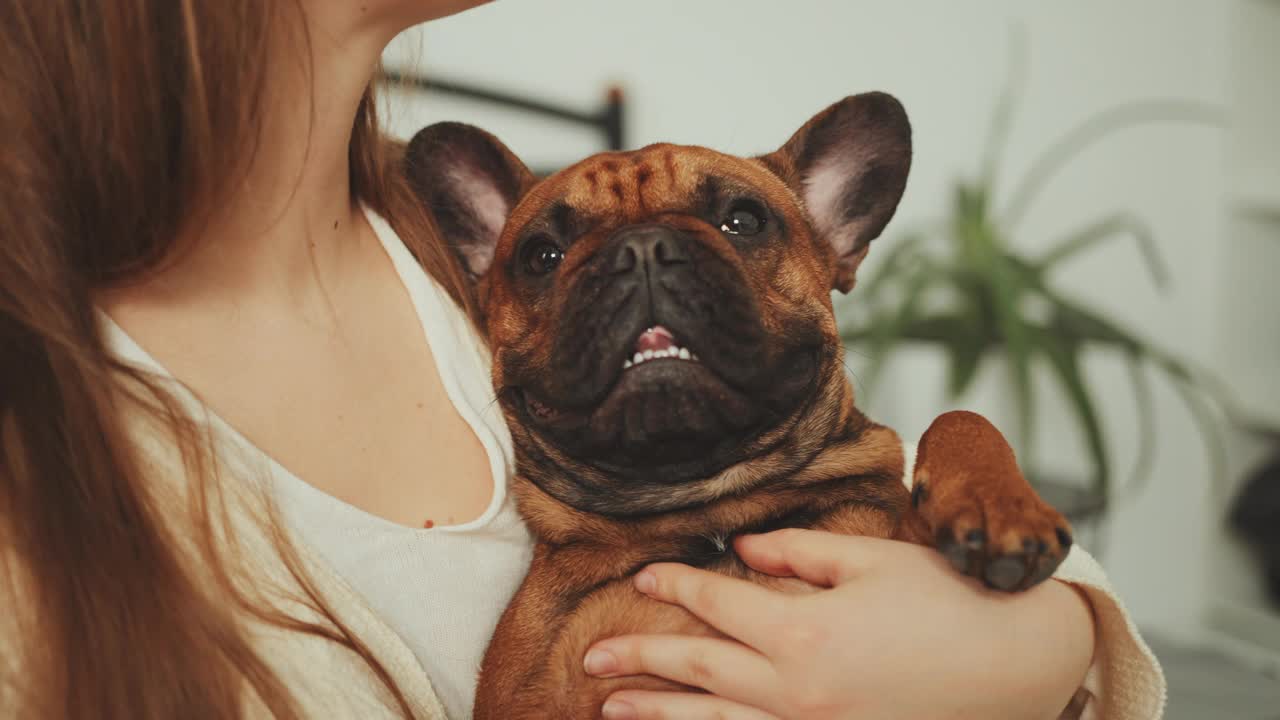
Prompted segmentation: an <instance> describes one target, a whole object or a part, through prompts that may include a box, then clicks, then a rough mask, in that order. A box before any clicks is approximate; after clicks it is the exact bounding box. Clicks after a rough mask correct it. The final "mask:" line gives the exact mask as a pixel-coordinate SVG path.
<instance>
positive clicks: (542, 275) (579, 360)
mask: <svg viewBox="0 0 1280 720" xmlns="http://www.w3.org/2000/svg"><path fill="white" fill-rule="evenodd" d="M910 159H911V130H910V126H909V124H908V122H907V118H906V114H905V113H904V112H903V110H902V107H901V106H900V105H899V104H898V102H897V101H896V100H894V99H893V98H892V97H890V96H888V95H884V94H879V93H872V94H866V95H859V96H856V97H851V98H847V99H845V100H843V101H841V102H839V103H837V104H835V105H833V106H831V107H830V108H828V109H827V110H825V111H823V112H822V113H820V114H819V115H818V116H816V117H815V118H813V119H812V120H811V121H810V122H809V123H808V124H806V125H805V126H804V127H803V128H801V129H800V131H799V132H797V133H796V134H795V135H794V136H793V137H792V138H791V139H790V140H789V141H788V142H787V143H786V144H785V145H783V146H782V148H781V149H780V150H778V151H777V152H774V153H772V154H769V155H765V156H763V157H758V158H751V159H744V158H737V157H730V156H727V155H723V154H720V153H717V152H714V151H712V150H707V149H705V148H698V147H680V146H674V145H651V146H649V147H646V148H644V149H642V150H637V151H635V152H626V153H607V154H601V155H596V156H593V157H590V158H587V159H586V160H583V161H582V162H580V163H578V164H576V165H574V166H573V167H570V168H568V169H566V170H564V171H561V172H559V173H557V174H556V175H554V176H552V177H550V178H548V179H546V180H544V181H541V182H536V181H535V179H534V178H533V177H532V175H531V174H530V173H529V171H528V170H527V169H526V168H525V166H524V165H523V164H522V163H521V162H520V161H519V160H518V159H516V157H515V156H514V155H513V154H512V153H511V152H510V151H509V150H507V148H506V147H505V146H503V145H502V144H501V143H500V142H499V141H498V140H497V139H495V138H494V137H492V136H491V135H489V134H487V133H485V132H483V131H481V130H478V129H475V128H472V127H469V126H465V125H458V124H451V123H446V124H441V125H434V126H431V127H428V128H426V129H425V130H423V131H422V132H421V133H419V134H418V135H417V136H416V137H415V138H414V140H413V142H412V143H411V144H410V147H409V155H408V164H409V170H410V175H411V177H412V178H413V179H414V182H415V184H416V187H417V190H418V192H419V193H420V195H421V197H422V198H423V200H424V202H426V203H427V204H428V205H429V206H430V207H431V209H432V210H433V212H434V213H435V216H436V218H437V220H438V222H439V223H440V225H441V229H442V231H443V232H444V234H445V236H446V237H448V238H450V239H451V240H453V241H455V242H456V244H457V246H458V249H459V251H460V253H461V256H462V258H463V260H464V262H465V264H466V267H467V268H468V269H469V270H470V272H471V273H473V274H474V276H475V277H476V281H477V283H478V287H477V291H478V295H479V298H480V301H481V303H482V307H483V309H484V312H485V315H486V322H487V327H488V334H489V342H490V344H491V348H492V350H493V357H494V363H493V380H494V386H495V388H496V389H497V391H498V398H499V400H500V402H501V403H502V407H503V410H504V411H505V413H506V416H507V419H508V422H509V424H510V426H511V432H512V434H513V436H514V440H515V447H516V453H517V477H516V479H515V484H514V492H515V493H516V497H517V498H518V502H519V506H520V510H521V512H522V514H523V515H524V518H525V520H526V522H527V523H528V525H529V527H530V529H531V530H532V532H533V533H534V535H535V536H536V538H537V542H538V544H537V548H536V550H535V555H534V560H533V565H532V567H531V569H530V570H529V575H528V577H527V578H526V579H525V581H524V584H523V586H522V587H521V588H520V590H519V592H518V593H517V595H516V597H515V599H514V600H513V601H512V603H511V605H510V607H508V608H507V611H506V613H505V614H504V615H503V618H502V621H501V623H500V624H499V626H498V629H497V632H496V634H495V635H494V638H493V641H492V643H491V644H490V646H489V649H488V653H487V654H486V656H485V660H484V664H483V667H482V670H481V675H480V685H479V690H478V694H477V698H476V707H475V718H476V719H477V720H520V719H522V718H529V719H531V720H532V719H537V720H546V719H547V718H557V719H562V718H563V719H572V718H595V717H598V716H599V713H600V706H601V704H602V702H603V700H604V698H605V697H606V696H607V695H608V694H609V693H610V692H613V691H614V690H617V689H621V688H624V687H646V688H670V687H672V683H668V682H666V681H663V680H658V679H655V678H619V679H612V680H600V679H595V678H591V677H589V676H587V675H586V674H585V673H584V671H583V669H582V659H583V656H584V655H585V653H586V650H587V648H588V647H589V646H590V645H591V644H592V643H594V642H595V641H597V640H600V639H603V638H606V637H611V636H614V635H621V634H625V633H632V632H640V631H643V632H662V633H689V634H712V633H714V631H713V630H711V629H710V628H708V627H707V626H705V625H704V624H703V623H701V622H700V621H698V620H697V619H695V618H694V617H693V616H691V615H690V614H689V613H687V612H685V611H684V610H682V609H680V608H678V607H673V606H669V605H664V604H661V603H658V602H655V601H652V600H649V599H647V598H645V597H644V596H642V595H640V594H639V593H637V592H636V591H635V590H633V588H632V586H631V576H632V575H633V574H635V573H636V572H637V571H639V570H640V569H641V568H643V567H644V566H645V565H646V564H648V563H652V562H657V561H676V562H684V563H689V564H692V565H696V566H700V567H704V568H709V569H713V570H716V571H719V572H723V573H726V574H730V575H733V576H737V577H743V578H749V579H751V580H753V581H756V582H759V583H762V584H770V585H778V584H780V583H782V582H783V581H779V580H778V579H776V578H772V577H769V576H764V575H761V574H759V573H756V572H754V571H752V570H750V569H749V568H747V567H746V566H745V565H744V564H743V563H742V562H741V561H740V560H738V559H737V558H736V557H735V556H734V554H733V551H732V546H731V545H730V544H729V540H730V539H731V538H732V537H733V536H735V535H737V534H739V533H744V532H759V531H765V530H770V529H775V528H782V527H810V528H819V529H823V530H829V531H833V532H838V533H846V534H859V535H872V536H877V537H886V538H888V537H893V538H901V539H907V540H911V541H915V542H922V543H928V544H936V545H937V546H938V548H939V549H940V550H941V551H942V552H943V553H945V554H946V555H947V556H948V557H949V558H950V559H951V561H952V563H953V564H954V565H955V566H956V567H957V568H958V569H959V570H961V571H962V572H965V573H967V574H969V575H972V576H974V577H978V578H981V579H983V580H984V581H985V582H986V583H987V584H988V585H989V586H991V587H994V588H998V589H1001V590H1010V591H1012V590H1019V589H1024V588H1027V587H1030V586H1031V585H1034V584H1036V583H1038V582H1040V581H1041V580H1043V579H1045V578H1047V577H1049V575H1051V574H1052V572H1053V570H1054V569H1055V568H1056V567H1057V566H1058V564H1059V562H1061V560H1062V558H1063V557H1064V556H1065V554H1066V551H1067V549H1068V547H1069V546H1070V543H1071V536H1070V534H1069V532H1068V530H1067V525H1066V522H1065V521H1064V520H1063V518H1062V517H1061V516H1060V515H1059V514H1058V513H1057V512H1055V511H1054V510H1053V509H1051V508H1050V507H1049V506H1047V505H1046V504H1044V503H1043V502H1042V501H1041V500H1040V499H1039V498H1038V497H1037V496H1036V495H1035V493H1034V491H1032V489H1031V488H1030V486H1029V485H1028V484H1027V483H1026V481H1025V480H1024V479H1023V477H1022V475H1021V474H1020V472H1019V470H1018V467H1017V464H1016V463H1015V461H1014V457H1013V453H1012V451H1011V450H1010V449H1009V446H1008V445H1007V444H1006V443H1005V441H1004V438H1003V437H1001V435H1000V434H999V432H997V431H996V430H995V429H994V428H993V427H992V426H991V425H990V424H989V423H987V421H986V420H984V419H982V418H981V417H979V416H977V415H973V414H970V413H949V414H947V415H944V416H942V417H940V418H939V419H938V420H937V421H935V422H934V423H933V425H932V426H931V427H930V428H929V430H928V432H927V433H926V434H925V436H924V439H923V440H922V442H921V445H920V448H919V455H918V460H917V463H916V468H915V475H914V492H912V493H911V494H910V495H909V494H908V491H907V490H906V488H905V487H904V485H903V483H902V477H903V455H902V448H901V444H900V442H899V440H898V437H897V435H895V434H894V432H893V431H892V430H889V429H888V428H885V427H883V426H880V425H877V424H875V423H873V422H871V421H870V420H868V419H867V418H866V417H865V416H863V415H862V414H861V413H860V412H859V411H858V410H857V409H856V408H855V407H854V404H853V389H852V387H851V385H850V383H849V381H848V379H847V378H846V376H845V373H844V365H843V363H842V347H841V342H840V340H839V336H838V334H837V331H836V322H835V317H834V315H833V312H832V304H831V290H832V289H833V288H835V289H838V290H842V291H847V290H849V289H850V288H852V287H853V283H854V272H855V270H856V269H857V267H858V263H859V262H860V261H861V260H862V258H863V257H864V256H865V255H866V253H867V248H868V247H869V244H870V242H871V240H872V239H874V238H875V237H877V236H878V235H879V234H880V232H881V230H883V228H884V227H885V224H886V223H888V222H889V219H890V217H891V216H892V215H893V213H894V209H895V208H896V206H897V204H898V200H899V197H900V196H901V194H902V192H903V189H904V187H905V185H906V179H907V170H908V167H909V165H910ZM787 582H790V583H795V582H796V581H787Z"/></svg>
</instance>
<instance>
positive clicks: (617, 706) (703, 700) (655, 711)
mask: <svg viewBox="0 0 1280 720" xmlns="http://www.w3.org/2000/svg"><path fill="white" fill-rule="evenodd" d="M604 720H778V718H777V717H775V716H773V715H770V714H769V713H767V712H764V711H763V710H757V709H755V708H753V707H749V706H747V705H741V704H738V703H735V702H732V701H730V700H725V699H724V698H719V697H716V696H714V695H695V694H693V693H670V692H653V691H648V690H626V691H623V692H617V693H614V694H613V695H611V696H609V699H608V700H607V701H606V702H605V704H604Z"/></svg>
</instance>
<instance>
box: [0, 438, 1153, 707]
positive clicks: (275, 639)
mask: <svg viewBox="0 0 1280 720" xmlns="http://www.w3.org/2000/svg"><path fill="white" fill-rule="evenodd" d="M132 415H134V417H133V418H132V419H131V420H130V423H131V429H130V432H131V435H132V436H133V437H134V438H136V442H137V447H138V448H139V450H140V453H141V456H142V459H143V461H144V463H145V467H146V469H147V470H148V473H147V474H148V476H149V477H151V478H155V479H157V482H156V483H155V490H154V492H155V496H156V500H157V502H159V503H160V506H161V507H166V508H170V509H171V510H172V512H171V513H169V514H168V516H169V517H170V518H171V520H172V522H173V523H174V527H173V529H174V531H175V535H176V536H177V537H179V538H182V537H184V536H189V532H186V531H184V528H183V527H182V525H181V519H182V518H184V517H186V515H185V512H186V510H185V508H186V507H187V500H188V498H187V497H186V494H187V490H188V487H187V485H188V484H187V483H186V482H185V470H184V466H183V464H182V462H181V458H180V457H179V456H178V455H177V452H176V450H175V447H174V444H173V443H172V442H170V441H169V440H168V439H167V438H166V437H165V435H164V433H162V432H160V431H159V430H158V428H156V427H152V426H150V422H151V421H150V420H148V419H145V418H144V414H143V413H133V414H132ZM909 452H910V448H908V453H909ZM907 466H908V467H910V466H911V465H910V462H908V465H907ZM218 472H219V476H220V477H222V478H228V477H237V476H239V477H241V478H243V477H245V476H247V475H252V474H253V473H252V472H251V471H250V470H249V469H248V466H247V465H246V464H245V463H244V462H242V461H239V460H237V458H236V457H234V456H231V455H228V454H226V453H223V454H222V455H221V456H220V458H219V469H218ZM219 485H220V487H222V488H223V495H224V498H225V501H226V503H227V507H228V508H229V510H230V512H229V517H230V520H231V526H230V528H229V530H230V532H232V533H234V534H235V544H236V547H237V551H238V553H239V556H240V557H241V558H242V559H243V562H242V563H241V564H240V565H239V567H238V577H240V578H241V582H242V583H243V584H244V587H246V588H253V590H254V591H255V592H258V593H260V594H261V595H262V596H263V597H264V599H265V602H268V603H270V604H271V605H274V606H275V607H277V608H279V609H281V610H284V611H285V612H288V613H289V614H291V615H292V616H295V617H298V618H300V619H306V620H310V621H314V622H319V621H320V617H319V615H318V614H317V613H315V612H314V611H312V610H310V609H309V608H308V607H306V606H305V604H304V603H301V602H300V601H299V600H298V599H297V598H299V597H300V588H299V587H298V586H297V584H296V583H295V581H294V580H293V578H292V576H291V574H290V573H289V571H288V569H287V567H286V565H285V564H284V562H283V560H282V559H281V557H280V556H279V554H278V553H277V552H276V550H275V549H274V545H273V543H272V541H271V540H270V538H269V536H268V534H267V533H266V532H265V531H264V529H263V528H264V526H263V521H264V518H265V517H266V510H267V507H268V503H266V502H265V501H264V500H263V498H264V495H263V494H262V493H260V492H257V489H258V488H257V487H255V483H253V482H225V481H224V482H221V483H219ZM295 546H296V547H297V551H298V553H299V555H300V556H301V559H302V561H303V564H304V566H305V568H306V571H307V572H308V573H309V574H310V578H311V581H312V583H313V585H314V586H315V587H316V588H317V589H318V590H319V591H320V593H321V594H322V595H323V596H324V597H325V598H326V600H327V602H328V603H329V604H330V606H331V607H332V608H333V610H334V611H335V612H336V614H337V615H338V616H339V617H340V618H341V619H342V621H343V622H344V623H345V624H346V625H347V627H348V629H350V630H351V631H352V632H353V633H354V634H355V635H356V636H357V637H359V638H361V639H362V640H363V641H364V642H365V643H366V644H367V645H368V647H369V648H370V649H371V650H372V652H373V653H374V655H375V656H376V657H377V658H378V659H379V660H380V661H381V662H382V664H383V666H384V667H385V668H386V670H387V672H388V673H390V675H391V677H392V678H393V679H394V681H395V683H396V685H397V686H398V687H399V689H400V690H401V692H402V693H403V694H404V696H405V697H406V698H407V699H408V702H409V704H410V706H411V707H412V709H413V711H414V714H415V717H416V718H419V719H420V720H446V718H445V714H444V710H443V708H442V707H441V704H440V701H439V700H438V699H437V698H436V695H435V693H434V691H433V690H432V687H431V681H430V679H429V678H428V677H427V675H426V673H425V672H424V671H423V670H422V667H421V666H420V665H419V663H418V661H417V659H416V658H415V657H414V655H413V653H412V652H411V651H410V650H409V648H408V647H407V646H406V645H405V644H404V643H403V642H402V641H401V639H400V638H399V637H398V636H397V635H396V634H395V633H394V632H393V631H392V630H391V629H390V628H389V627H388V626H387V625H386V624H384V623H383V622H382V621H381V620H380V619H379V618H378V617H377V616H376V615H375V614H374V613H373V612H372V611H371V610H370V609H369V607H368V606H367V605H366V604H365V602H364V600H363V599H362V598H361V597H360V596H359V595H358V594H357V593H356V592H355V591H354V590H352V588H350V587H349V586H348V585H347V584H346V583H345V582H344V581H343V580H342V578H340V577H339V576H338V575H337V574H336V573H335V572H334V571H333V570H332V569H330V568H329V567H327V566H326V565H325V564H324V562H322V561H321V560H320V559H319V557H318V556H317V555H316V554H315V553H314V552H312V551H310V550H308V548H306V547H303V546H302V545H301V543H297V542H295ZM2 550H3V549H2V548H0V551H2ZM183 551H184V552H188V553H191V554H192V555H193V558H192V562H191V564H190V567H192V568H199V567H201V563H200V562H199V561H198V559H196V558H195V557H194V549H193V548H192V547H184V549H183ZM2 577H3V576H0V578H2ZM1055 577H1056V578H1057V579H1058V580H1061V581H1064V582H1068V583H1072V584H1074V585H1075V586H1076V587H1078V588H1080V589H1081V590H1082V591H1083V592H1084V594H1085V595H1086V596H1087V597H1088V599H1089V601H1090V602H1091V603H1092V606H1093V611H1094V617H1095V618H1096V622H1097V630H1096V635H1097V643H1096V652H1095V657H1094V661H1093V664H1092V667H1091V668H1090V670H1089V673H1088V677H1087V678H1086V681H1085V684H1084V687H1083V688H1082V689H1081V692H1080V693H1079V694H1078V695H1077V701H1076V702H1074V703H1073V707H1072V708H1071V709H1070V710H1069V712H1068V713H1067V714H1065V715H1064V716H1063V717H1072V718H1075V717H1081V718H1086V719H1087V720H1098V719H1100V718H1105V720H1153V719H1155V718H1159V717H1160V715H1161V712H1162V709H1163V706H1164V702H1165V683H1164V677H1163V674H1162V673H1161V671H1160V667H1159V665H1158V664H1157V662H1156V660H1155V658H1154V656H1153V655H1152V653H1151V651H1150V650H1149V649H1148V648H1147V646H1146V644H1144V643H1143V641H1142V639H1141V638H1140V637H1139V635H1138V632H1137V630H1136V628H1135V627H1134V625H1133V623H1132V622H1131V620H1130V619H1129V616H1128V614H1127V613H1126V611H1125V609H1124V607H1123V606H1122V605H1121V603H1120V601H1119V599H1118V598H1117V597H1116V596H1115V594H1114V592H1113V591H1112V590H1111V588H1110V586H1109V585H1108V583H1107V579H1106V576H1105V575H1104V574H1103V572H1102V569H1101V568H1100V567H1099V566H1098V564H1097V563H1096V562H1095V561H1094V560H1093V558H1091V557H1090V556H1089V555H1088V554H1087V553H1086V552H1084V551H1083V550H1081V549H1080V548H1079V547H1075V548H1072V550H1071V553H1070V555H1069V556H1068V557H1067V560H1066V562H1064V563H1063V565H1062V566H1061V567H1060V568H1059V570H1058V572H1057V574H1056V575H1055ZM6 591H8V592H6ZM20 591H21V588H20V587H17V588H14V587H10V588H4V587H3V586H0V608H5V607H11V609H12V610H13V612H9V611H8V610H7V609H5V610H0V717H13V713H12V711H8V712H6V710H5V708H6V706H8V707H10V708H12V705H11V703H12V702H13V695H12V694H8V695H6V689H7V690H8V691H9V693H12V692H13V689H14V688H15V687H20V683H21V680H22V675H23V673H22V668H21V662H20V660H19V659H18V658H17V657H15V654H14V648H15V647H17V645H16V643H14V642H12V640H13V639H14V635H13V633H16V632H17V628H18V626H19V624H20V623H21V621H22V618H23V615H24V612H23V611H24V607H23V604H22V602H21V597H20V595H21V592H20ZM12 593H17V596H16V597H14V596H12ZM10 600H12V601H13V602H12V603H11V602H10ZM26 611H27V612H30V608H29V607H27V608H26ZM244 626H245V628H246V629H247V631H248V632H249V633H250V636H251V638H252V639H253V641H254V643H255V644H256V646H257V648H258V651H259V653H260V654H261V655H262V657H264V658H265V659H266V660H267V661H268V662H269V663H270V664H271V665H272V666H273V667H274V668H275V669H276V670H277V672H279V674H280V675H281V678H282V680H283V681H284V682H285V683H286V684H287V685H288V686H289V687H290V688H291V689H292V691H293V693H294V696H295V697H296V699H297V701H298V702H299V703H300V704H301V707H302V709H303V711H304V712H305V713H306V714H307V716H308V717H315V718H325V719H330V718H360V719H368V720H377V719H380V718H398V717H400V715H399V713H398V709H397V707H396V704H395V703H394V701H393V700H392V699H391V697H390V695H389V694H388V693H387V692H386V691H385V689H384V688H383V686H382V685H381V684H380V683H379V682H378V681H377V680H376V678H375V677H374V676H373V674H372V673H371V671H370V670H369V668H368V667H367V666H366V665H365V663H364V662H363V661H362V660H361V659H360V658H359V657H358V656H357V655H355V654H354V653H352V652H350V651H348V650H346V649H344V648H342V647H340V646H338V645H336V644H334V643H332V642H329V641H327V640H323V639H320V638H317V637H314V636H310V635H305V634H301V633H298V632H291V631H286V630H282V629H280V628H277V627H273V626H269V625H266V624H263V623H262V622H260V621H257V620H255V619H253V618H248V617H246V618H244ZM6 698H7V700H6ZM246 703H247V704H248V706H249V709H250V712H249V713H248V714H249V716H250V717H257V716H265V715H266V711H265V708H263V706H262V705H261V704H260V703H259V702H258V701H257V699H256V698H253V697H248V698H246ZM452 720H465V719H463V718H453V719H452ZM549 720H553V719H549Z"/></svg>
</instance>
